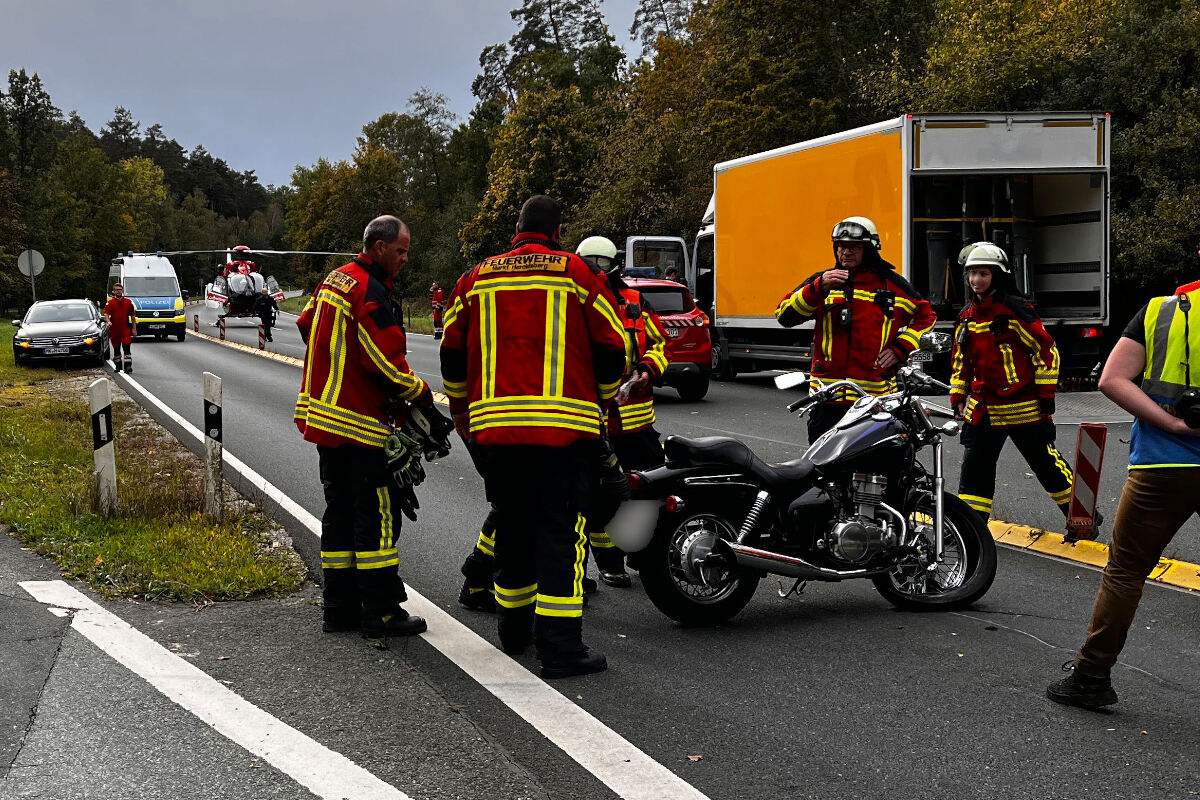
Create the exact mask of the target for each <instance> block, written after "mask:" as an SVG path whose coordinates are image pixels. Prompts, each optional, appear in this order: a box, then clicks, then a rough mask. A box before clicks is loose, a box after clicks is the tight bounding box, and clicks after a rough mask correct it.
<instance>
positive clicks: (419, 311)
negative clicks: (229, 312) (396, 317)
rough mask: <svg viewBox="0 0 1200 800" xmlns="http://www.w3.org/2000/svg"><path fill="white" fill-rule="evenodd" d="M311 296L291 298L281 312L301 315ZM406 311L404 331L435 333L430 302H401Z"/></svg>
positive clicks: (280, 305) (281, 307) (283, 305)
mask: <svg viewBox="0 0 1200 800" xmlns="http://www.w3.org/2000/svg"><path fill="white" fill-rule="evenodd" d="M309 296H310V295H307V294H304V295H300V296H299V297H289V298H288V299H286V300H284V301H283V302H282V303H280V304H279V310H280V311H290V312H291V313H293V314H299V313H300V312H301V311H303V310H304V306H305V304H306V303H308V298H309ZM401 308H403V310H404V329H405V330H406V331H408V332H409V333H433V310H432V309H430V307H429V301H428V300H404V301H402V302H401Z"/></svg>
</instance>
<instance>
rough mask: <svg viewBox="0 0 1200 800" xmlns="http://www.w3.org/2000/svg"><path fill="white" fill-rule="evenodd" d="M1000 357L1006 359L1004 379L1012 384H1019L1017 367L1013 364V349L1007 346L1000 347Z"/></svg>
mask: <svg viewBox="0 0 1200 800" xmlns="http://www.w3.org/2000/svg"><path fill="white" fill-rule="evenodd" d="M1000 355H1001V357H1002V358H1003V359H1004V377H1006V378H1008V382H1009V383H1010V384H1013V383H1016V382H1017V365H1016V364H1015V363H1014V362H1013V354H1012V348H1011V347H1009V346H1008V345H1006V344H1002V345H1000Z"/></svg>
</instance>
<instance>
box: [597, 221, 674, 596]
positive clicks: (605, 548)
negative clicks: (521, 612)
mask: <svg viewBox="0 0 1200 800" xmlns="http://www.w3.org/2000/svg"><path fill="white" fill-rule="evenodd" d="M575 252H576V253H577V254H578V255H579V256H580V257H582V258H583V260H584V261H587V262H588V263H589V264H590V265H591V266H593V267H595V268H596V270H598V271H600V272H602V273H605V274H607V275H608V282H609V288H611V289H612V290H613V293H614V294H615V295H616V296H617V306H618V307H617V315H618V316H619V317H620V319H621V323H622V325H624V327H625V347H626V352H627V357H626V361H627V363H628V364H629V370H628V372H627V373H626V375H625V380H624V382H623V383H622V385H621V388H620V389H619V390H618V391H617V398H616V400H617V402H616V403H615V404H614V405H613V406H611V407H610V408H609V415H608V440H609V442H610V443H611V444H612V450H613V454H614V455H615V456H616V463H615V465H609V466H608V469H603V468H602V475H601V476H600V481H606V480H611V479H614V478H616V479H623V477H624V476H623V474H621V470H644V469H650V468H652V467H657V466H658V465H660V464H662V463H663V462H664V461H666V457H665V456H664V455H663V449H662V445H661V444H660V443H659V435H658V431H656V430H655V429H654V383H655V382H656V381H658V380H659V379H660V378H662V376H663V373H664V372H666V369H667V363H668V361H667V354H666V343H667V337H666V334H664V333H663V328H662V322H661V321H660V320H659V318H658V314H656V313H654V309H653V308H651V307H650V306H649V305H648V304H647V303H646V302H645V300H644V299H643V298H642V295H641V292H639V291H638V290H637V289H634V288H633V287H631V286H629V285H627V284H626V283H625V282H624V281H623V280H621V277H620V275H619V274H618V270H619V267H618V262H617V247H616V245H615V244H613V243H612V241H611V240H609V239H607V238H605V237H603V236H589V237H588V238H586V239H584V240H583V241H582V242H580V243H579V247H577V248H576V249H575ZM614 468H615V469H616V472H613V470H614ZM605 489H606V487H605V486H602V487H600V489H599V490H597V491H595V492H593V497H592V502H591V503H590V504H589V505H590V507H589V511H590V513H589V514H588V515H587V522H588V524H587V533H588V541H589V543H590V544H591V547H592V556H593V557H594V558H595V559H596V567H597V568H598V569H599V571H600V580H602V581H604V582H605V583H606V584H608V585H609V586H615V587H618V588H626V587H628V586H630V585H631V583H632V582H631V581H630V578H629V573H627V572H626V571H625V554H624V553H622V552H621V551H620V550H619V549H618V548H617V547H616V546H615V545H614V544H613V542H612V539H611V538H610V537H609V535H608V533H607V532H606V531H605V527H606V526H607V525H608V523H609V521H610V520H611V519H612V516H613V514H615V513H616V511H617V506H618V505H619V502H620V501H619V499H618V497H617V496H616V495H614V493H613V492H611V491H606V490H605Z"/></svg>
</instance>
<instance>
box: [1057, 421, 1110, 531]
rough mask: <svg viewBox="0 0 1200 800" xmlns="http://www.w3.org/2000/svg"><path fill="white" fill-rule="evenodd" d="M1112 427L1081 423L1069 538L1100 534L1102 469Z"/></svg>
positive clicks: (1070, 510) (1068, 527)
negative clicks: (1098, 503)
mask: <svg viewBox="0 0 1200 800" xmlns="http://www.w3.org/2000/svg"><path fill="white" fill-rule="evenodd" d="M1106 441H1108V427H1107V426H1105V425H1100V424H1097V423H1093V422H1085V423H1083V424H1081V425H1080V426H1079V436H1078V438H1077V439H1076V440H1075V478H1074V481H1073V485H1072V488H1071V505H1070V507H1069V510H1068V511H1067V539H1068V540H1070V541H1074V540H1076V539H1095V538H1096V497H1097V495H1098V494H1099V492H1100V470H1101V468H1102V467H1103V466H1104V444H1105V442H1106Z"/></svg>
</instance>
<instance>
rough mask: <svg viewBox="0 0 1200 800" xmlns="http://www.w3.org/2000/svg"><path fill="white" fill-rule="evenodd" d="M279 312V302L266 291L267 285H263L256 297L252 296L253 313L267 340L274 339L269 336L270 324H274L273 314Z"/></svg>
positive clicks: (271, 340)
mask: <svg viewBox="0 0 1200 800" xmlns="http://www.w3.org/2000/svg"><path fill="white" fill-rule="evenodd" d="M277 313H279V303H278V302H276V301H275V298H274V297H272V296H271V293H270V292H269V291H267V287H265V286H264V287H263V289H262V292H261V293H260V294H259V295H258V297H256V298H254V315H255V316H256V317H258V321H259V322H260V323H261V324H262V328H263V335H264V338H266V340H267V341H268V342H273V341H275V340H274V339H273V338H272V337H271V326H272V325H274V324H275V315H276V314H277Z"/></svg>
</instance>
